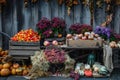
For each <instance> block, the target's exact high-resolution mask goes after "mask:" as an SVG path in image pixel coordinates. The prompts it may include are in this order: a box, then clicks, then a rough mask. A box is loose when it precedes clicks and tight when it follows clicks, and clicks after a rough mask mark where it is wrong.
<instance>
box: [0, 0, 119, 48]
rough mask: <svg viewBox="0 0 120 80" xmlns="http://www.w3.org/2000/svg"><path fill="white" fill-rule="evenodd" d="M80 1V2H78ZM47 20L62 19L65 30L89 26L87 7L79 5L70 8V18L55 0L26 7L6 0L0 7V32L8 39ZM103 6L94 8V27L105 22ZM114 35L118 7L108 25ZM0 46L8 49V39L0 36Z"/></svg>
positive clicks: (63, 6) (17, 2)
mask: <svg viewBox="0 0 120 80" xmlns="http://www.w3.org/2000/svg"><path fill="white" fill-rule="evenodd" d="M79 1H81V0H79ZM42 17H47V18H49V19H51V18H53V17H62V18H64V19H65V21H66V23H67V28H69V26H70V25H71V24H73V23H78V22H79V23H81V24H84V23H85V24H90V19H91V17H90V10H89V7H87V6H84V5H82V4H81V3H80V4H79V5H77V6H74V7H73V8H72V11H71V14H70V16H68V15H67V9H66V6H65V4H63V5H61V6H60V5H58V3H57V0H50V2H45V1H44V0H38V2H37V3H35V4H33V3H31V0H29V2H28V5H27V7H25V6H24V1H23V0H7V4H6V5H4V6H1V12H0V32H5V33H7V34H8V35H9V36H10V37H11V36H13V35H14V34H15V33H17V32H18V31H19V30H21V29H28V28H32V29H34V30H35V29H36V24H37V22H38V21H39V20H40V19H41V18H42ZM105 18H106V13H105V4H104V5H103V6H102V8H98V7H96V6H95V13H94V26H93V28H95V27H96V26H97V25H100V24H101V23H102V22H104V21H105ZM109 27H111V28H112V29H113V30H114V31H115V32H116V33H120V6H115V7H114V16H113V21H112V23H111V24H110V25H109ZM0 46H2V47H4V48H8V38H7V37H6V36H3V35H1V34H0Z"/></svg>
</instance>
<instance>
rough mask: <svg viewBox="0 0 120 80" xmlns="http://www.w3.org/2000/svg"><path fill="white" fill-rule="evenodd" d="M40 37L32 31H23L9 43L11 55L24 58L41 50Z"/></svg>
mask: <svg viewBox="0 0 120 80" xmlns="http://www.w3.org/2000/svg"><path fill="white" fill-rule="evenodd" d="M39 41H40V36H39V35H38V33H37V32H35V31H33V30H32V29H27V30H21V31H20V32H18V33H17V34H15V35H14V36H13V37H12V38H11V40H10V41H9V54H10V55H12V56H17V57H21V58H24V56H31V55H33V53H34V51H37V50H39V49H40V42H39Z"/></svg>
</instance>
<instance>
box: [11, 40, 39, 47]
mask: <svg viewBox="0 0 120 80" xmlns="http://www.w3.org/2000/svg"><path fill="white" fill-rule="evenodd" d="M9 45H14V46H15V45H17V46H39V45H40V42H16V41H11V40H10V41H9Z"/></svg>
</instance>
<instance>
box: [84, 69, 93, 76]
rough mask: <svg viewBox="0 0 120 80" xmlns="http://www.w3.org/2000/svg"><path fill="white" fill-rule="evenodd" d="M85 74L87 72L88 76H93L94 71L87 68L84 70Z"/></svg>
mask: <svg viewBox="0 0 120 80" xmlns="http://www.w3.org/2000/svg"><path fill="white" fill-rule="evenodd" d="M84 74H85V76H86V77H91V76H92V71H91V70H87V69H86V70H85V71H84Z"/></svg>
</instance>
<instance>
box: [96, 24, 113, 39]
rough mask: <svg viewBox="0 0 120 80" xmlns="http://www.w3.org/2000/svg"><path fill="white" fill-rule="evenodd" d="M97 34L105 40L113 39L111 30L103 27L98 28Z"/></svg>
mask: <svg viewBox="0 0 120 80" xmlns="http://www.w3.org/2000/svg"><path fill="white" fill-rule="evenodd" d="M95 33H96V34H99V35H100V36H101V37H102V38H104V39H109V38H110V37H111V35H112V31H111V29H109V28H107V27H101V26H97V27H96V29H95ZM103 36H104V37H103Z"/></svg>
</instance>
